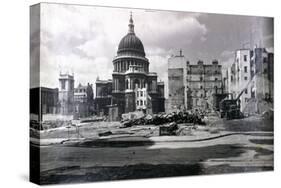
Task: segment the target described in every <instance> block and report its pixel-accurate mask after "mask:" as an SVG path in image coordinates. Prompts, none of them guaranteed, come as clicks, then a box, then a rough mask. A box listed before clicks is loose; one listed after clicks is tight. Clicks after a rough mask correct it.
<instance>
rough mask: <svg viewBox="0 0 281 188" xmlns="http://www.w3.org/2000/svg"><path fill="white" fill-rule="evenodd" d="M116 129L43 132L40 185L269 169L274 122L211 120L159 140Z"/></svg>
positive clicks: (136, 129) (149, 128)
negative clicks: (107, 133)
mask: <svg viewBox="0 0 281 188" xmlns="http://www.w3.org/2000/svg"><path fill="white" fill-rule="evenodd" d="M119 126H120V123H119V122H111V123H108V122H95V123H87V124H82V125H81V127H80V128H79V132H78V131H77V130H76V129H75V128H70V129H69V130H67V128H58V129H53V130H45V131H41V132H40V136H41V138H42V141H41V145H38V143H32V144H31V152H38V151H39V149H40V158H41V163H40V175H41V177H40V180H41V183H42V184H52V183H78V182H87V181H104V180H118V179H135V178H155V177H168V176H185V175H204V174H220V173H237V172H253V171H267V170H273V122H269V121H264V120H263V119H261V118H258V117H250V118H246V119H243V120H231V121H225V120H223V119H219V118H216V117H210V118H209V119H208V123H207V125H206V126H198V125H195V126H190V125H184V124H181V125H179V130H180V131H179V132H178V135H179V136H159V127H158V126H155V125H142V126H133V127H130V128H122V129H121V128H119ZM108 131H110V132H111V134H109V135H106V136H99V133H105V132H108ZM68 135H69V136H68ZM55 139H60V142H53V140H55ZM44 141H46V142H45V143H46V144H44ZM47 141H49V142H47Z"/></svg>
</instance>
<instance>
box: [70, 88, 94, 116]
mask: <svg viewBox="0 0 281 188" xmlns="http://www.w3.org/2000/svg"><path fill="white" fill-rule="evenodd" d="M93 97H94V94H93V88H92V84H89V83H88V84H87V85H86V86H83V85H82V84H79V85H78V87H77V88H75V89H74V105H75V114H76V115H77V116H78V117H86V116H89V115H92V113H93V111H94V104H93V100H94V98H93Z"/></svg>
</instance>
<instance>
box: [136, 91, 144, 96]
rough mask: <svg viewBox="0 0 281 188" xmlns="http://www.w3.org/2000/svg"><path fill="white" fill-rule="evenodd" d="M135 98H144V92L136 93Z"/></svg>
mask: <svg viewBox="0 0 281 188" xmlns="http://www.w3.org/2000/svg"><path fill="white" fill-rule="evenodd" d="M137 97H145V92H144V91H137Z"/></svg>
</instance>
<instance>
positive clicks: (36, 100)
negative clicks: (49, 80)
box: [30, 87, 59, 120]
mask: <svg viewBox="0 0 281 188" xmlns="http://www.w3.org/2000/svg"><path fill="white" fill-rule="evenodd" d="M58 103H59V100H58V88H54V89H53V88H47V87H36V88H31V89H30V113H31V114H36V115H38V120H42V119H43V118H42V117H43V115H44V114H56V113H59V108H58ZM38 104H40V105H41V106H39V105H38Z"/></svg>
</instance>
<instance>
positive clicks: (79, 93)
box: [74, 84, 87, 103]
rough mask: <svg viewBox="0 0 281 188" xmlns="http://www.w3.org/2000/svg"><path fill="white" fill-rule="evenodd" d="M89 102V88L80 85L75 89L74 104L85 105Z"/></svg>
mask: <svg viewBox="0 0 281 188" xmlns="http://www.w3.org/2000/svg"><path fill="white" fill-rule="evenodd" d="M86 101H87V86H83V85H82V84H79V85H78V86H77V88H75V89H74V102H80V103H85V102H86Z"/></svg>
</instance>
